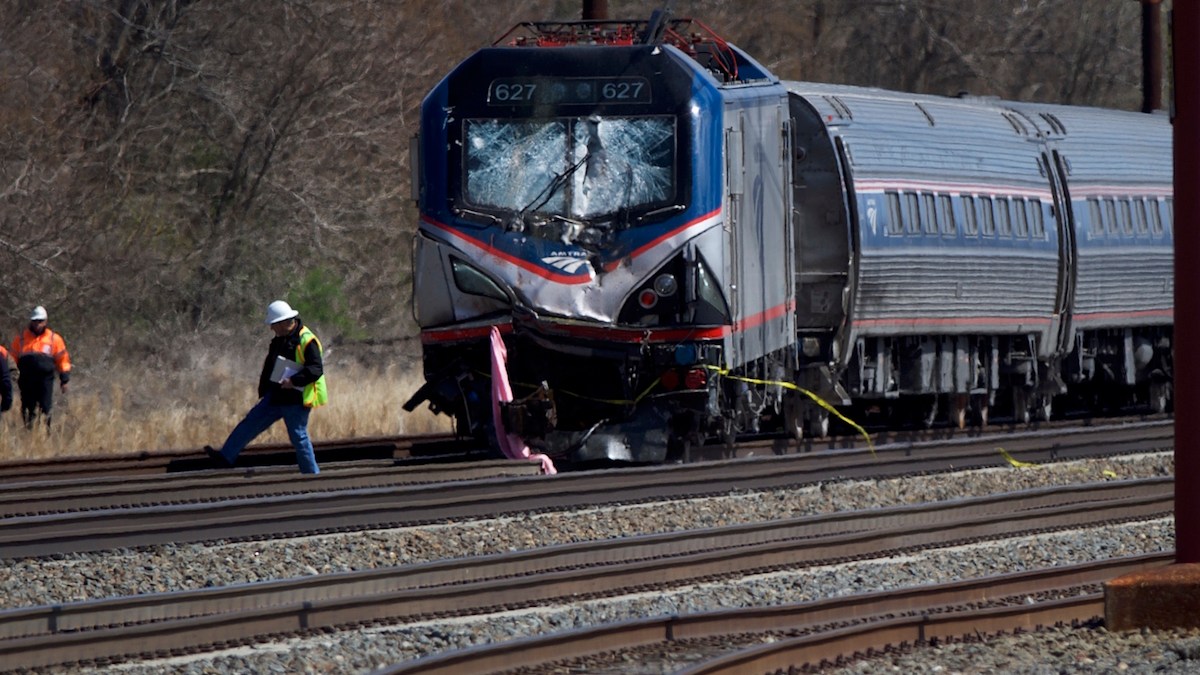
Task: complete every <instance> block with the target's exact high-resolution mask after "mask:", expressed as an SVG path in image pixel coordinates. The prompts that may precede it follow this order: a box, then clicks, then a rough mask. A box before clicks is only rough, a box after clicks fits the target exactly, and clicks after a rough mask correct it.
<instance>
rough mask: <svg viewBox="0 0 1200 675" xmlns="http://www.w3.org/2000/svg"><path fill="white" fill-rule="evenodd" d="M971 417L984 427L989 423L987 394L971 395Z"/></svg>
mask: <svg viewBox="0 0 1200 675" xmlns="http://www.w3.org/2000/svg"><path fill="white" fill-rule="evenodd" d="M971 418H972V420H973V421H974V422H975V423H976V424H978V425H979V426H980V428H982V427H986V426H987V424H988V397H987V394H976V395H975V396H972V397H971Z"/></svg>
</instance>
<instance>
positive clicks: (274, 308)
mask: <svg viewBox="0 0 1200 675" xmlns="http://www.w3.org/2000/svg"><path fill="white" fill-rule="evenodd" d="M298 314H300V312H297V311H296V310H294V309H292V306H291V305H289V304H287V303H286V302H284V301H283V300H276V301H275V302H272V303H271V304H269V305H267V324H268V325H270V324H273V323H279V322H280V321H287V320H288V319H291V318H292V317H295V316H297V315H298Z"/></svg>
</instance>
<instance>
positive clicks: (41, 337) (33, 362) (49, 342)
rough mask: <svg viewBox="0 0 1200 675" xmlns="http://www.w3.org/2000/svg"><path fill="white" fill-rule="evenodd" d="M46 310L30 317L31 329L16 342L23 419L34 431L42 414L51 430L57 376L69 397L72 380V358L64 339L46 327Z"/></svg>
mask: <svg viewBox="0 0 1200 675" xmlns="http://www.w3.org/2000/svg"><path fill="white" fill-rule="evenodd" d="M46 318H47V317H46V308H45V307H42V306H40V305H39V306H37V307H34V308H33V312H32V313H30V315H29V326H28V327H27V328H26V329H25V330H23V331H21V334H20V335H18V336H17V337H15V338H13V342H12V350H11V351H12V357H13V358H14V359H16V361H17V370H18V371H19V373H18V375H17V387H18V388H19V389H20V390H21V418H22V419H24V420H25V427H26V428H29V429H32V428H33V420H34V419H36V418H37V416H38V414H39V408H40V413H41V414H42V415H45V417H46V427H47V428H49V426H50V409H51V408H52V407H53V405H54V375H55V373H57V374H58V381H59V388H60V389H61V390H62V393H63V394H64V395H65V394H66V393H67V382H68V381H70V379H71V356H70V355H69V354H67V343H66V341H64V340H63V338H62V336H61V335H59V334H58V333H55V332H54V331H52V330H50V329H49V328H47V327H46Z"/></svg>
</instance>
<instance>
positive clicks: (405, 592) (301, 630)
mask: <svg viewBox="0 0 1200 675" xmlns="http://www.w3.org/2000/svg"><path fill="white" fill-rule="evenodd" d="M1173 495H1174V491H1173V484H1172V481H1171V480H1169V479H1145V480H1139V481H1117V482H1109V483H1103V484H1093V485H1089V486H1079V487H1076V488H1072V489H1064V488H1062V487H1058V488H1053V489H1042V490H1034V491H1024V492H1018V493H1008V494H1004V495H994V496H989V497H985V498H976V499H969V500H959V501H954V502H945V503H935V504H921V505H916V506H905V507H894V508H889V509H873V510H870V511H863V512H853V513H836V514H830V515H825V516H816V517H808V518H797V519H791V520H783V521H772V522H769V523H759V524H754V525H744V526H736V527H728V528H718V529H709V530H697V531H690V532H684V533H672V534H664V535H652V536H643V537H632V538H628V539H618V540H604V541H599V542H587V543H582V544H573V545H567V546H557V547H550V548H543V549H534V550H528V551H518V552H515V553H506V554H498V555H493V556H483V557H479V558H471V559H463V560H453V561H439V562H435V563H428V564H425V565H415V566H408V567H400V568H391V569H382V570H371V571H366V572H354V573H345V574H337V575H323V576H317V577H305V578H301V579H293V580H284V581H272V582H263V583H257V584H242V585H238V586H233V587H226V588H216V589H205V590H199V591H187V592H176V593H167V594H156V595H144V596H136V597H128V598H110V599H104V600H95V601H89V602H81V603H72V604H66V605H56V606H52V607H34V608H24V609H16V610H8V611H5V612H2V613H0V663H3V664H5V666H6V667H9V668H12V669H19V668H37V667H45V666H64V667H77V666H81V665H103V664H106V663H112V662H116V661H119V660H124V659H128V658H151V657H155V656H163V655H171V654H186V653H194V652H196V651H199V650H208V649H213V648H221V647H229V646H234V645H241V644H250V643H253V642H255V641H258V640H263V639H273V638H279V637H281V636H287V635H304V634H311V633H313V632H317V631H322V630H330V629H347V628H353V627H361V626H366V625H371V624H375V623H379V622H385V623H391V622H403V621H415V620H420V619H428V618H431V617H447V616H467V615H487V614H491V613H495V612H500V611H508V610H512V609H514V608H526V607H531V606H535V605H539V604H546V603H553V602H568V601H569V602H578V601H579V600H581V599H587V598H599V597H611V596H614V595H621V594H627V593H631V592H640V593H645V592H654V591H656V590H659V589H664V588H668V587H672V586H677V585H680V584H687V583H697V582H699V581H702V580H712V579H716V578H722V577H728V576H744V575H746V574H752V573H762V572H765V571H770V570H778V569H788V568H795V567H798V566H799V567H802V566H811V565H817V564H829V563H832V562H835V561H846V560H851V559H865V558H877V557H880V556H885V555H894V554H897V553H901V552H904V551H906V550H913V549H917V548H929V547H939V546H947V545H952V544H961V543H965V542H971V541H977V540H981V539H987V538H1002V537H1014V536H1021V535H1024V534H1029V533H1034V532H1045V531H1050V530H1055V529H1061V528H1076V527H1085V526H1091V527H1094V526H1098V525H1101V524H1104V523H1111V522H1118V521H1128V520H1131V519H1132V520H1138V519H1146V518H1153V517H1162V516H1164V515H1167V514H1170V512H1171V510H1172V507H1173ZM1161 562H1163V561H1162V560H1161V559H1160V558H1155V559H1153V560H1149V561H1143V563H1141V564H1160V563H1161ZM1092 574H1093V575H1100V576H1103V574H1105V572H1093V573H1092ZM1109 576H1110V577H1111V576H1113V575H1111V574H1110V575H1109ZM1089 583H1097V582H1095V581H1093V582H1089ZM1076 585H1078V583H1077V584H1076ZM984 588H987V586H984ZM1022 588H1023V587H1022ZM977 592H978V591H977ZM952 597H955V596H952ZM771 611H775V610H771ZM847 611H849V610H847ZM799 615H800V614H799V613H798V614H797V616H799ZM781 616H782V615H781ZM838 620H839V621H840V620H841V619H838ZM935 623H936V622H933V623H930V622H928V621H926V622H925V623H920V622H918V624H916V625H917V626H918V627H917V628H916V629H910V630H920V629H921V627H922V626H924V627H925V629H927V630H931V629H930V628H929V627H930V626H932V625H934V624H935ZM731 625H732V624H731ZM947 625H948V626H951V627H947V628H945V630H947V631H952V630H958V628H957V627H956V626H957V625H958V624H947ZM939 630H941V629H940V628H939ZM880 635H887V636H888V637H887V639H888V640H895V638H893V637H891V636H892V635H894V633H880ZM868 639H870V640H878V639H881V638H880V637H878V636H875V637H871V638H861V641H866V640H868ZM584 642H589V643H592V644H593V647H594V646H595V645H596V644H599V645H600V646H601V647H604V648H605V649H608V648H611V647H612V645H613V644H616V643H614V642H612V641H611V640H610V641H607V642H605V641H604V640H601V641H600V642H598V643H597V642H596V641H595V640H585V641H584ZM852 644H857V643H852ZM498 649H499V647H498ZM510 649H511V650H513V651H520V649H519V648H518V647H510ZM593 651H596V650H595V649H593ZM600 651H603V649H600ZM560 655H561V654H560ZM444 658H450V657H444ZM787 658H794V657H790V656H789V657H787ZM433 665H436V663H432V662H429V661H425V662H421V661H419V662H416V663H415V664H413V665H412V667H418V666H419V672H451V670H444V671H439V670H431V669H429V667H431V666H433ZM452 666H453V668H452V670H453V672H483V671H471V670H465V669H463V664H462V663H461V662H457V661H455V662H453V663H452ZM487 668H488V670H489V671H490V670H492V669H494V664H492V665H489V666H488V667H487ZM397 672H417V671H397ZM730 672H732V671H730Z"/></svg>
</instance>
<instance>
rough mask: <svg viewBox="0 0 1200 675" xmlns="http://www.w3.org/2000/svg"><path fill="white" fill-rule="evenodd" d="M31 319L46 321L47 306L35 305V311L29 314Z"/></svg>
mask: <svg viewBox="0 0 1200 675" xmlns="http://www.w3.org/2000/svg"><path fill="white" fill-rule="evenodd" d="M29 320H30V321H45V320H46V308H45V307H42V306H41V305H38V306H37V307H34V308H33V311H32V312H30V314H29Z"/></svg>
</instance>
